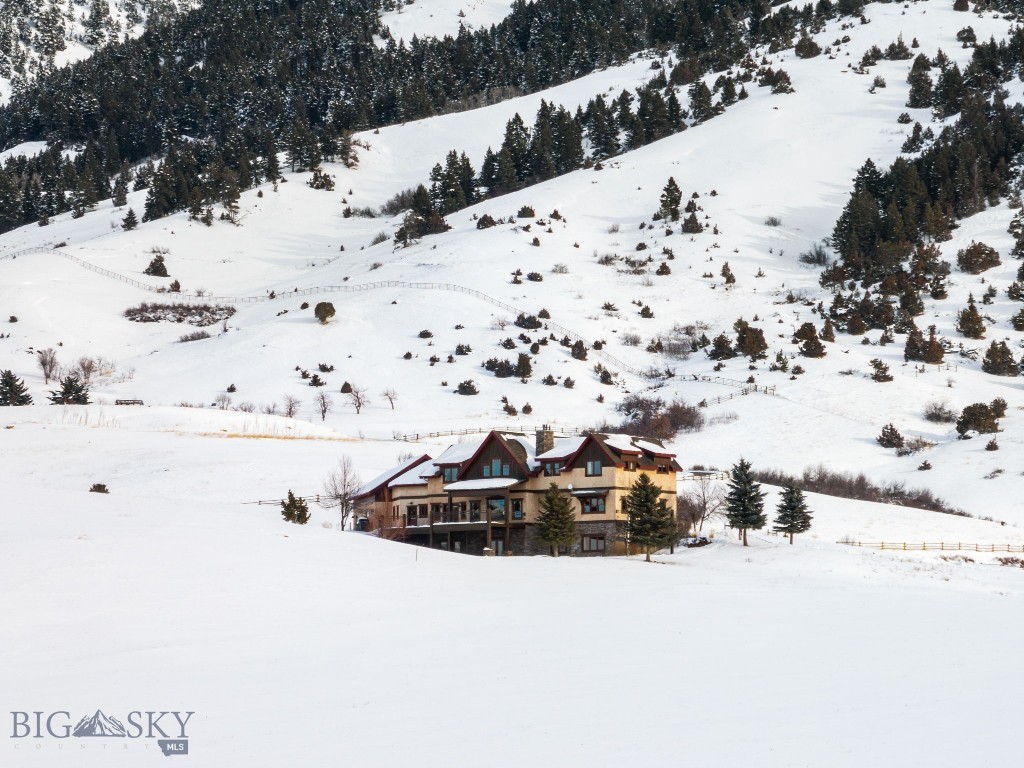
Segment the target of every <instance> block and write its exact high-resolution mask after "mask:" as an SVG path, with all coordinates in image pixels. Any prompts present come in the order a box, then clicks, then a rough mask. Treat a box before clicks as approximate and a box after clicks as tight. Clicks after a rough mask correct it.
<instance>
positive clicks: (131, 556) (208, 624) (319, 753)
mask: <svg viewBox="0 0 1024 768" xmlns="http://www.w3.org/2000/svg"><path fill="white" fill-rule="evenodd" d="M54 410H56V409H54ZM84 410H86V409H76V408H70V409H68V413H67V414H65V415H63V416H62V417H61V418H59V419H58V418H56V417H55V418H54V419H53V421H51V422H50V423H47V424H45V425H42V424H37V425H30V424H24V425H22V424H19V425H17V426H15V427H14V428H13V429H10V430H4V431H2V432H0V439H2V440H3V441H4V451H3V452H4V457H5V461H4V465H3V469H2V470H0V471H2V481H3V483H4V487H6V488H8V489H9V493H8V504H7V505H6V507H7V509H8V514H4V515H2V516H0V541H2V542H4V547H3V557H2V558H0V581H2V583H4V584H5V585H7V588H6V589H4V590H3V591H2V592H0V613H2V615H5V616H17V617H18V621H5V622H2V623H0V689H2V690H3V691H4V699H5V706H6V707H7V709H10V710H18V711H34V710H38V711H46V712H49V711H53V710H67V711H69V712H70V713H71V714H72V715H73V719H75V720H77V719H78V717H79V716H80V715H84V714H92V713H93V712H94V711H95V710H96V709H97V708H99V709H102V710H103V712H104V713H105V714H107V715H108V716H110V715H113V716H115V717H118V716H123V715H124V714H125V713H126V712H128V711H131V710H143V711H144V710H165V711H182V712H184V711H193V712H195V715H194V716H193V719H192V720H191V721H190V722H189V725H188V729H187V736H188V739H189V756H188V757H187V758H185V757H181V758H176V759H180V760H181V762H182V763H183V764H185V763H186V762H187V764H188V765H194V766H225V765H236V766H247V767H250V766H251V767H256V766H268V767H271V766H281V765H321V764H324V763H328V762H330V763H339V762H344V763H345V764H351V765H372V766H400V765H408V764H410V763H416V764H418V765H424V766H434V765H438V766H440V765H450V764H451V763H452V761H453V760H454V761H455V762H457V763H460V764H461V763H465V762H467V761H469V762H472V763H473V764H479V765H487V766H522V765H526V764H536V765H550V764H553V763H559V764H569V765H581V764H596V765H602V766H604V765H607V766H612V765H623V764H626V765H638V764H650V765H666V764H675V763H677V762H678V761H679V760H681V759H683V760H685V762H687V763H688V764H697V765H708V766H712V765H714V766H733V765H738V764H745V763H746V764H749V763H755V764H757V765H761V766H798V765H800V766H803V765H808V766H812V765H813V766H818V765H830V766H862V765H867V764H870V765H880V766H881V765H886V766H888V765H892V766H896V765H932V766H962V765H982V764H987V763H990V762H995V761H997V760H999V759H1000V758H1001V757H1005V755H1006V754H1007V753H1008V752H1009V751H1011V750H1012V749H1013V745H1014V744H1015V739H1016V733H1017V730H1018V725H1019V722H1020V717H1021V715H1024V709H1022V708H1021V704H1020V703H1019V700H1018V699H1019V697H1017V696H1014V695H1008V696H1003V695H1002V693H1001V692H1010V691H1014V690H1016V689H1017V688H1018V687H1019V685H1020V684H1021V683H1024V674H1022V673H1021V672H1020V669H1019V665H1016V664H1014V663H1012V661H1011V659H1012V654H1013V652H1014V650H1013V649H1015V648H1016V644H1017V641H1016V638H1018V637H1020V633H1021V631H1022V630H1024V611H1022V610H1021V607H1022V605H1021V599H1022V596H1024V571H1021V570H1020V569H1010V568H1001V567H998V566H996V565H994V564H992V562H993V561H992V556H990V555H973V554H972V557H973V558H975V559H976V562H974V563H965V562H962V561H943V560H940V559H938V558H937V557H936V555H935V553H928V555H927V556H925V555H922V554H917V555H913V554H910V553H907V554H906V555H903V553H891V552H878V551H871V550H860V549H853V548H849V547H845V546H842V545H838V544H835V543H834V537H835V536H837V535H841V534H849V535H850V536H852V537H859V538H861V537H882V538H884V537H890V536H891V537H908V536H918V537H919V536H924V535H927V536H929V537H931V536H938V537H943V538H945V537H952V538H957V537H965V538H966V537H973V538H984V539H986V540H991V539H993V538H996V537H999V538H1000V539H1001V540H1010V539H1011V538H1012V540H1013V541H1014V542H1016V543H1020V542H1022V540H1024V537H1022V536H1021V533H1020V532H1019V531H1014V532H1013V533H1012V534H1010V533H1008V532H1007V531H1006V529H1000V528H999V527H998V526H996V525H994V524H992V523H984V522H978V521H971V520H963V519H961V518H954V517H949V516H945V515H934V514H927V513H918V512H913V511H901V510H899V509H898V508H892V507H878V506H875V505H868V504H863V503H853V502H841V501H837V500H832V499H825V498H821V497H814V496H812V497H810V502H811V507H812V509H813V510H814V512H815V527H814V529H812V533H811V534H809V535H807V536H805V537H797V542H796V544H795V545H794V546H789V545H788V544H787V543H786V542H785V540H784V539H783V538H781V537H774V536H763V535H761V536H755V537H753V539H752V546H751V547H750V548H748V549H743V548H742V547H740V546H739V545H738V544H737V543H735V542H734V541H733V540H732V539H731V538H730V539H728V540H722V536H721V535H719V536H718V537H717V538H716V541H717V543H716V544H714V545H712V546H710V547H705V548H702V549H695V550H688V551H684V552H682V553H677V554H676V555H673V556H669V555H663V556H658V557H656V560H657V561H658V563H655V564H651V565H648V564H645V563H643V562H642V561H641V560H639V559H629V560H626V559H596V560H595V559H589V560H588V559H567V558H562V559H559V560H553V559H550V558H498V559H480V558H470V557H464V556H459V555H450V554H446V553H441V552H430V551H426V550H421V549H418V548H413V547H409V546H406V545H402V544H397V543H390V542H381V541H378V540H376V539H373V538H370V537H366V536H363V535H360V534H354V533H340V532H339V531H338V530H336V529H332V530H328V529H327V528H324V527H322V523H324V522H331V520H332V518H331V516H330V515H329V514H328V513H325V512H324V511H322V510H319V509H317V508H314V518H313V520H312V522H311V524H310V525H308V526H306V527H304V528H300V527H296V526H289V525H286V524H285V523H283V522H282V521H281V520H280V518H279V510H278V509H277V508H275V507H273V506H259V505H252V504H245V503H243V502H245V501H254V500H256V499H258V498H264V497H266V496H268V495H269V496H279V495H281V493H282V491H281V490H280V489H281V488H283V486H282V485H281V480H282V479H283V478H288V481H287V484H289V485H291V486H293V487H295V488H296V489H298V488H304V489H308V488H309V487H310V485H311V484H313V483H315V482H316V481H317V480H318V479H319V477H320V476H321V475H322V473H323V472H324V471H325V469H326V468H329V466H330V465H331V464H332V463H333V462H334V461H335V460H336V458H337V457H338V455H340V454H341V453H350V454H351V453H354V452H356V451H358V452H360V453H361V454H362V453H365V454H367V455H370V456H376V457H377V458H378V460H380V461H384V460H385V458H386V457H387V458H390V457H389V456H387V454H388V451H389V446H386V445H383V444H375V443H355V442H353V441H349V442H348V443H344V444H342V443H339V442H332V441H324V440H291V441H285V440H274V439H263V440H255V439H242V438H230V437H216V436H211V435H209V434H204V433H206V432H208V430H209V429H210V428H211V427H210V426H209V425H203V424H199V423H193V424H191V425H186V424H182V423H175V422H173V421H171V420H169V419H168V417H167V416H166V415H160V414H158V415H156V416H154V415H152V414H151V415H149V416H147V417H146V418H145V419H143V418H142V417H138V419H136V420H128V419H125V420H122V421H121V422H120V423H118V424H108V425H101V424H100V423H98V418H99V414H98V412H97V411H98V409H96V408H93V409H91V410H90V414H89V415H88V416H86V414H83V413H79V412H78V411H84ZM90 418H92V419H93V421H92V423H90V424H82V423H81V422H83V421H87V420H88V419H90ZM222 423H223V424H224V425H225V426H226V427H227V428H231V427H228V425H229V421H223V422H222ZM55 445H59V446H61V448H60V449H59V451H57V450H55V448H54V446H55ZM269 466H273V467H275V470H276V471H275V473H274V477H266V476H265V475H266V472H265V468H266V467H269ZM158 468H159V471H157V469H158ZM260 468H263V469H260ZM254 470H255V471H254ZM96 481H106V482H107V483H108V485H109V487H110V490H111V493H110V494H109V495H107V496H104V495H100V494H91V493H88V492H86V490H85V489H86V488H87V487H88V485H89V484H90V483H92V482H96ZM769 504H770V505H773V501H772V500H771V499H770V500H769ZM12 510H22V512H23V513H22V514H11V513H10V512H11V511H12ZM26 513H27V514H26ZM950 718H954V719H955V723H956V727H940V725H939V724H941V723H946V724H948V723H950V722H951V721H950ZM122 719H123V717H122ZM595 719H597V720H599V725H598V727H595V725H594V721H595ZM58 722H59V721H58ZM70 741H71V742H72V743H71V745H70V746H64V748H63V750H62V749H61V746H62V745H67V744H68V742H64V741H60V740H56V739H52V738H45V739H42V740H37V741H36V742H35V743H32V742H31V741H30V740H28V739H26V740H24V741H21V740H12V739H7V738H5V739H3V741H2V743H0V763H2V764H4V765H11V766H18V768H21V767H22V766H40V767H41V766H47V767H49V766H62V765H69V764H72V763H73V764H74V765H76V766H111V765H114V766H132V767H133V768H135V767H137V766H144V765H147V764H151V763H152V764H162V763H161V762H159V761H161V760H163V759H164V758H163V756H162V755H161V753H160V751H159V750H158V748H157V746H156V744H155V743H154V742H153V741H151V740H148V739H145V738H142V739H138V740H126V741H124V742H121V741H118V742H116V744H111V745H110V746H108V747H107V749H106V750H105V751H104V750H102V749H101V747H100V745H101V744H102V743H108V744H110V741H111V740H96V741H88V740H80V739H71V740H70ZM83 744H84V746H83ZM114 746H116V747H117V748H116V749H114ZM72 747H73V755H72V754H71V751H72ZM469 756H472V757H469Z"/></svg>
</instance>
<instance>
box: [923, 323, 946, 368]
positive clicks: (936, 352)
mask: <svg viewBox="0 0 1024 768" xmlns="http://www.w3.org/2000/svg"><path fill="white" fill-rule="evenodd" d="M945 356H946V350H945V349H943V347H942V344H941V343H940V342H939V339H938V333H937V331H936V330H935V326H934V325H930V326H928V341H927V342H926V343H925V346H924V362H926V363H929V364H931V365H938V364H939V363H941V362H942V359H943V358H944V357H945Z"/></svg>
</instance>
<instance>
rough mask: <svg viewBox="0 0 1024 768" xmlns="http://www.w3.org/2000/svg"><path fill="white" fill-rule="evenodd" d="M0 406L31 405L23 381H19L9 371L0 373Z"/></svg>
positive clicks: (29, 396) (30, 396)
mask: <svg viewBox="0 0 1024 768" xmlns="http://www.w3.org/2000/svg"><path fill="white" fill-rule="evenodd" d="M0 405H32V395H30V394H29V393H28V387H26V386H25V381H24V379H19V378H18V377H17V376H15V375H14V373H12V372H11V371H10V370H7V371H3V372H0Z"/></svg>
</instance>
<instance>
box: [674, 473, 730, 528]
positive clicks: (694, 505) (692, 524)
mask: <svg viewBox="0 0 1024 768" xmlns="http://www.w3.org/2000/svg"><path fill="white" fill-rule="evenodd" d="M690 483H692V485H691V487H690V488H689V489H688V490H687V491H686V492H685V493H682V494H680V496H679V501H678V510H679V519H680V520H681V521H682V522H683V523H684V525H686V526H687V527H688V528H689V529H690V535H691V536H696V535H697V534H698V533H699V532H700V531H702V530H703V529H704V524H705V523H707V522H708V521H709V520H710V519H711V518H713V517H715V516H716V515H719V514H721V512H722V510H723V508H724V506H725V492H724V491H723V489H722V486H721V484H720V483H719V482H718V481H717V480H714V479H713V478H712V477H710V476H709V475H695V476H694V478H693V480H692V481H690Z"/></svg>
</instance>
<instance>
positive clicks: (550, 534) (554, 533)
mask: <svg viewBox="0 0 1024 768" xmlns="http://www.w3.org/2000/svg"><path fill="white" fill-rule="evenodd" d="M536 530H537V538H538V539H540V540H541V541H543V542H545V543H547V544H549V545H550V546H551V549H552V550H553V551H554V554H555V557H558V549H559V547H571V546H572V545H573V543H574V542H575V541H576V536H577V532H576V515H575V513H573V511H572V502H571V501H570V500H569V497H568V496H566V495H565V494H564V493H562V492H561V491H560V490H559V489H558V485H557V484H556V483H551V484H550V485H549V486H548V489H547V490H546V491H545V492H544V495H543V496H542V497H541V500H540V513H539V514H538V515H537V529H536Z"/></svg>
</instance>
